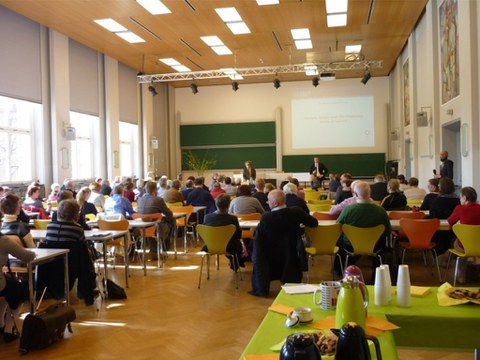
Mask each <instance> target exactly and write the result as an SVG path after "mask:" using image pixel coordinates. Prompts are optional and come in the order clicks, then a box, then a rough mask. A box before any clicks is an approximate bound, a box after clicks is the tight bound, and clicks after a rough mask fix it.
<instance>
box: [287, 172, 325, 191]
mask: <svg viewBox="0 0 480 360" xmlns="http://www.w3.org/2000/svg"><path fill="white" fill-rule="evenodd" d="M292 179H293V178H292V177H291V176H287V178H286V179H285V180H283V181H282V182H281V183H280V186H279V187H278V189H279V190H282V191H283V187H284V186H285V185H287V184H288V183H289V182H292ZM314 190H316V191H318V188H315V189H314Z"/></svg>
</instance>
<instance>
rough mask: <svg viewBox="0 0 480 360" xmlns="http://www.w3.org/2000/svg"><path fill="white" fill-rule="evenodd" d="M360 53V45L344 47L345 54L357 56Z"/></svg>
mask: <svg viewBox="0 0 480 360" xmlns="http://www.w3.org/2000/svg"><path fill="white" fill-rule="evenodd" d="M360 51H362V45H347V46H345V53H346V54H358V53H359V52H360Z"/></svg>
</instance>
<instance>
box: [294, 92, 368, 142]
mask: <svg viewBox="0 0 480 360" xmlns="http://www.w3.org/2000/svg"><path fill="white" fill-rule="evenodd" d="M373 113H374V111H373V96H359V97H347V98H317V99H295V100H292V147H293V148H294V149H306V148H332V147H371V146H374V145H375V136H374V128H375V121H374V115H373Z"/></svg>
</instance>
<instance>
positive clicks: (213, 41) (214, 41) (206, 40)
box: [200, 35, 223, 46]
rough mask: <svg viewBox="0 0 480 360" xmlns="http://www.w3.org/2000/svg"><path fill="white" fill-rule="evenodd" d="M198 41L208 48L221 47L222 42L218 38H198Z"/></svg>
mask: <svg viewBox="0 0 480 360" xmlns="http://www.w3.org/2000/svg"><path fill="white" fill-rule="evenodd" d="M200 39H202V41H203V42H204V43H205V44H207V45H208V46H221V45H223V41H222V40H220V38H219V37H218V36H215V35H213V36H200Z"/></svg>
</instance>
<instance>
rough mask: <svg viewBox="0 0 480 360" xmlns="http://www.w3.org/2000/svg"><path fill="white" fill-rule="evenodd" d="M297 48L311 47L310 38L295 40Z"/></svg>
mask: <svg viewBox="0 0 480 360" xmlns="http://www.w3.org/2000/svg"><path fill="white" fill-rule="evenodd" d="M295 46H296V47H297V50H305V49H311V48H313V45H312V40H310V39H309V40H295Z"/></svg>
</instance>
